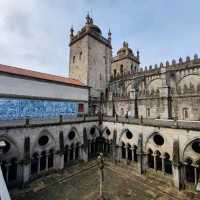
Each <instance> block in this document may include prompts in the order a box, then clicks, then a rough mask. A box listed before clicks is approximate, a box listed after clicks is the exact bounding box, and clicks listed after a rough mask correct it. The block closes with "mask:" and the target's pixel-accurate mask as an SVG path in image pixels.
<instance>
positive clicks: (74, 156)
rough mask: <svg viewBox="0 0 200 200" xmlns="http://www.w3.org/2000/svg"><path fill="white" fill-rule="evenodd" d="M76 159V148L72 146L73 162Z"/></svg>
mask: <svg viewBox="0 0 200 200" xmlns="http://www.w3.org/2000/svg"><path fill="white" fill-rule="evenodd" d="M75 159H76V146H75V145H74V148H73V160H75Z"/></svg>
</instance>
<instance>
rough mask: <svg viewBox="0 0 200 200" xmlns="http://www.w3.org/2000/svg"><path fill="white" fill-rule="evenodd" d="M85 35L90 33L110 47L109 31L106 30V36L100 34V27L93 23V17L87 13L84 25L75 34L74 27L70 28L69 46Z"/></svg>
mask: <svg viewBox="0 0 200 200" xmlns="http://www.w3.org/2000/svg"><path fill="white" fill-rule="evenodd" d="M86 35H90V36H91V37H93V38H94V39H96V40H98V41H99V42H102V43H103V44H105V45H106V46H108V47H110V48H112V46H111V32H110V31H109V32H108V38H105V37H103V36H102V32H101V29H100V28H99V27H98V26H97V25H95V24H94V22H93V19H92V18H91V17H90V16H89V15H87V16H86V22H85V26H84V27H83V28H82V29H81V30H80V31H78V32H77V33H76V34H74V29H73V28H71V29H70V43H69V46H71V45H73V44H74V43H75V42H77V41H78V40H80V39H82V38H83V37H85V36H86Z"/></svg>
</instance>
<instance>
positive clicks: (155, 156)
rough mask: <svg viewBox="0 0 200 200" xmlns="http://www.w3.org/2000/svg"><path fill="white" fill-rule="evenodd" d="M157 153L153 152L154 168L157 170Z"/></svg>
mask: <svg viewBox="0 0 200 200" xmlns="http://www.w3.org/2000/svg"><path fill="white" fill-rule="evenodd" d="M156 158H157V154H153V161H154V170H155V171H157V162H156V161H157V159H156Z"/></svg>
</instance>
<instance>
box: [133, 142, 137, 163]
mask: <svg viewBox="0 0 200 200" xmlns="http://www.w3.org/2000/svg"><path fill="white" fill-rule="evenodd" d="M133 154H134V162H137V161H138V157H137V146H136V145H134V146H133Z"/></svg>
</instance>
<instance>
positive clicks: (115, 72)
mask: <svg viewBox="0 0 200 200" xmlns="http://www.w3.org/2000/svg"><path fill="white" fill-rule="evenodd" d="M116 75H117V70H116V69H114V77H116Z"/></svg>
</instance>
